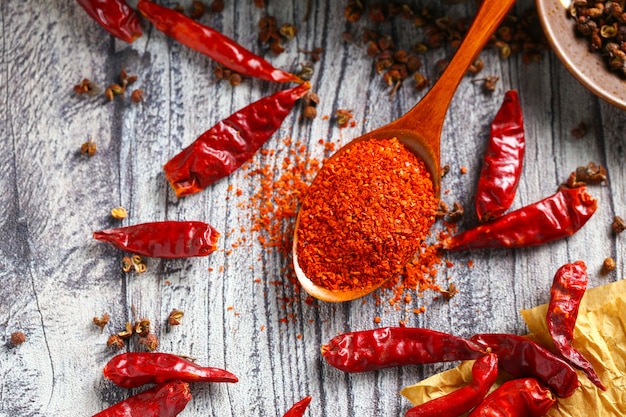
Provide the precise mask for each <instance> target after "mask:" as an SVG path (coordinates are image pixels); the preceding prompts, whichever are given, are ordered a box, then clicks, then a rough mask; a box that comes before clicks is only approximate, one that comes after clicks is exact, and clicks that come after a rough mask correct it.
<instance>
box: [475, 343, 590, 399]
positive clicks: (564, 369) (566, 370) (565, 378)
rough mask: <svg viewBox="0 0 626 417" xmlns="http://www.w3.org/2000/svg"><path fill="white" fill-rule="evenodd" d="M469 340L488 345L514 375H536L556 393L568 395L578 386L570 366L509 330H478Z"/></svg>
mask: <svg viewBox="0 0 626 417" xmlns="http://www.w3.org/2000/svg"><path fill="white" fill-rule="evenodd" d="M471 340H472V341H473V342H475V343H477V344H478V345H480V346H484V348H485V349H486V348H491V351H492V352H493V353H495V354H496V355H498V366H499V367H500V368H502V369H504V370H505V371H506V372H508V373H510V374H511V375H513V376H514V377H515V378H524V377H533V378H536V379H538V380H539V381H541V382H542V383H543V384H545V385H546V386H548V387H549V388H550V389H551V390H552V391H554V392H555V394H556V395H558V396H559V397H569V396H570V395H572V394H573V393H574V391H575V390H576V388H578V387H579V386H580V384H579V382H578V374H577V373H576V371H575V370H574V368H572V367H571V366H570V365H569V364H568V363H567V362H565V361H564V360H562V359H561V358H559V357H558V356H556V355H554V354H553V353H552V352H550V351H549V350H548V349H546V348H544V347H543V346H540V345H538V344H537V343H535V342H533V341H532V340H530V339H527V338H525V337H522V336H517V335H513V334H478V335H475V336H472V339H471Z"/></svg>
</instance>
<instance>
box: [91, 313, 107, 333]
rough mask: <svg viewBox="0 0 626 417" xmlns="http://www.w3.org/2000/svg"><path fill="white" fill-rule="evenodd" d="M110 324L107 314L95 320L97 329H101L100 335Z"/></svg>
mask: <svg viewBox="0 0 626 417" xmlns="http://www.w3.org/2000/svg"><path fill="white" fill-rule="evenodd" d="M108 322H109V315H108V314H107V313H104V314H103V315H102V317H94V318H93V324H95V325H96V326H97V327H99V328H100V333H102V332H103V331H104V327H105V326H106V325H107V323H108Z"/></svg>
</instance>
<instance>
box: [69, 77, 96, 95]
mask: <svg viewBox="0 0 626 417" xmlns="http://www.w3.org/2000/svg"><path fill="white" fill-rule="evenodd" d="M74 91H75V92H76V94H79V95H82V94H87V95H88V96H95V95H97V94H98V93H100V87H98V85H96V83H94V82H93V81H91V80H90V79H88V78H83V80H82V81H81V82H80V84H77V85H75V86H74Z"/></svg>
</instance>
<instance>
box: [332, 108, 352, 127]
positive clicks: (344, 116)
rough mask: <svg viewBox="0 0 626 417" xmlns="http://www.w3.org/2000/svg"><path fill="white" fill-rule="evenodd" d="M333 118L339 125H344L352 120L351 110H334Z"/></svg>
mask: <svg viewBox="0 0 626 417" xmlns="http://www.w3.org/2000/svg"><path fill="white" fill-rule="evenodd" d="M335 120H336V121H337V124H338V125H339V127H346V126H347V125H348V123H349V122H350V120H352V112H351V111H350V110H345V109H339V110H337V111H335Z"/></svg>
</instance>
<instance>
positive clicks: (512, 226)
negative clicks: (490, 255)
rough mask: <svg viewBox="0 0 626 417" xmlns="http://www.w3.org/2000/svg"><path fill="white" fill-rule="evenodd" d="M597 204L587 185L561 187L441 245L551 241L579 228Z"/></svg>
mask: <svg viewBox="0 0 626 417" xmlns="http://www.w3.org/2000/svg"><path fill="white" fill-rule="evenodd" d="M597 207H598V201H597V200H596V199H595V198H593V197H592V196H591V195H589V194H588V193H587V189H586V187H579V188H569V189H568V188H565V189H561V190H559V191H558V192H557V193H556V194H553V195H552V196H550V197H548V198H545V199H543V200H541V201H539V202H536V203H533V204H530V205H528V206H525V207H522V208H520V209H518V210H515V211H512V212H510V213H507V214H505V215H503V216H502V217H498V218H497V219H496V220H493V221H491V222H489V223H484V224H481V225H480V226H477V227H474V228H473V229H468V230H466V231H464V232H461V233H459V234H457V235H454V236H451V237H450V238H448V239H447V240H446V241H444V242H443V248H444V249H447V250H466V249H482V248H504V247H507V248H517V247H525V246H533V245H539V244H542V243H546V242H551V241H553V240H557V239H562V238H564V237H567V236H571V235H572V234H574V233H575V232H576V231H578V230H579V229H580V228H581V227H583V226H584V224H585V223H586V222H587V220H589V219H590V218H591V216H592V215H593V213H595V211H596V208H597Z"/></svg>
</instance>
